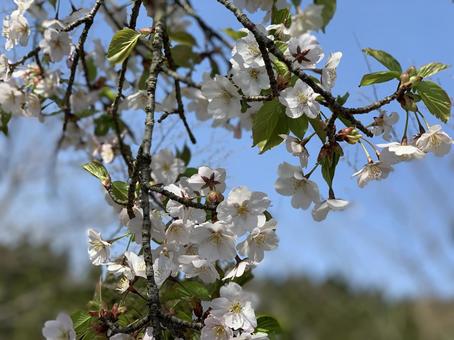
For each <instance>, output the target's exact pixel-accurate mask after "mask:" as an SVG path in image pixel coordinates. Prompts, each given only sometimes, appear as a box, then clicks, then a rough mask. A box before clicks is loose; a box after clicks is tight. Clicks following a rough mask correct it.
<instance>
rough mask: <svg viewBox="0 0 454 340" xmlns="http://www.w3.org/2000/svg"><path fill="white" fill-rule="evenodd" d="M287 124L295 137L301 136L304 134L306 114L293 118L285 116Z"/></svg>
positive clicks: (306, 123)
mask: <svg viewBox="0 0 454 340" xmlns="http://www.w3.org/2000/svg"><path fill="white" fill-rule="evenodd" d="M287 124H288V127H289V130H290V131H292V132H293V134H294V135H295V136H296V137H298V138H303V137H304V135H305V134H306V131H307V127H308V125H309V122H308V121H307V117H306V116H301V117H299V118H295V119H292V118H290V117H287Z"/></svg>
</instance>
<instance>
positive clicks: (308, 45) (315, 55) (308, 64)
mask: <svg viewBox="0 0 454 340" xmlns="http://www.w3.org/2000/svg"><path fill="white" fill-rule="evenodd" d="M287 54H289V55H290V56H292V57H293V59H294V63H295V64H297V65H300V66H301V67H302V68H306V69H307V68H315V66H316V64H317V63H318V62H320V60H322V59H323V57H324V53H323V50H322V49H321V47H320V45H319V44H318V41H317V38H316V37H315V36H313V35H312V34H309V33H305V34H303V35H300V36H298V37H297V38H291V39H290V40H289V42H288V53H287Z"/></svg>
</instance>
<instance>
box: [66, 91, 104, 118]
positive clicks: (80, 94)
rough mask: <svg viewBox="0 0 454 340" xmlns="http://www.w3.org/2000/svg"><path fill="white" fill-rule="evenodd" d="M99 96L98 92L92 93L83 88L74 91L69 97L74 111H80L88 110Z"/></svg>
mask: <svg viewBox="0 0 454 340" xmlns="http://www.w3.org/2000/svg"><path fill="white" fill-rule="evenodd" d="M97 97H98V93H97V92H94V91H93V92H90V93H87V92H85V91H83V90H76V91H73V93H72V94H71V97H70V98H69V100H70V104H71V110H72V112H74V113H78V112H82V111H85V110H87V109H88V108H89V107H90V105H92V104H93V103H94V102H95V101H96V99H97Z"/></svg>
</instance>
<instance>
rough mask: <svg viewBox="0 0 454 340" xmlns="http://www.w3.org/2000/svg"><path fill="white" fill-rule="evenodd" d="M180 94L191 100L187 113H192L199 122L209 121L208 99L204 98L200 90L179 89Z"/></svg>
mask: <svg viewBox="0 0 454 340" xmlns="http://www.w3.org/2000/svg"><path fill="white" fill-rule="evenodd" d="M204 77H205V75H204ZM204 79H205V78H204ZM181 93H182V94H183V95H184V96H185V97H187V98H189V99H191V101H190V102H189V103H188V105H187V109H188V111H189V112H194V113H195V115H196V117H197V119H198V120H200V121H206V120H208V119H210V115H209V114H208V99H206V98H205V96H204V95H203V94H202V91H201V90H199V89H195V88H192V87H185V88H183V89H181Z"/></svg>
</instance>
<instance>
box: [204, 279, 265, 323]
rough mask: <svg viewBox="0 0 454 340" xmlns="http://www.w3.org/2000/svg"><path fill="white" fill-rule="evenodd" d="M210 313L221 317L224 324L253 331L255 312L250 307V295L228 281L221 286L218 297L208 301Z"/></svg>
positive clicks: (255, 321)
mask: <svg viewBox="0 0 454 340" xmlns="http://www.w3.org/2000/svg"><path fill="white" fill-rule="evenodd" d="M210 307H211V308H212V310H211V312H210V314H211V315H213V316H215V317H217V318H223V319H224V324H225V325H226V326H228V327H231V328H233V329H234V330H237V329H242V330H244V331H246V332H252V331H254V329H255V327H257V320H256V318H255V312H254V309H253V308H252V302H251V297H250V295H249V294H246V293H244V292H243V290H242V288H241V286H240V285H239V284H237V283H234V282H230V283H228V284H227V285H225V286H223V287H221V289H220V297H219V298H216V299H213V300H212V301H211V303H210Z"/></svg>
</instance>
